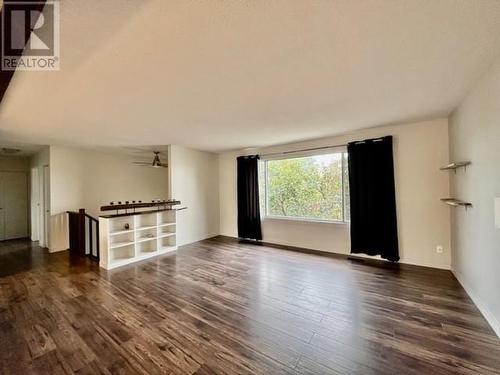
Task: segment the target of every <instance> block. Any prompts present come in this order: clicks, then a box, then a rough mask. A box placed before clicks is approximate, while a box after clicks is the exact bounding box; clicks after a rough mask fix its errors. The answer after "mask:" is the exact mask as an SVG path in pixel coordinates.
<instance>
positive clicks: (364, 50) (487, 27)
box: [0, 0, 500, 151]
mask: <svg viewBox="0 0 500 375" xmlns="http://www.w3.org/2000/svg"><path fill="white" fill-rule="evenodd" d="M61 54H62V55H61V70H60V71H59V72H16V74H15V76H14V79H13V80H12V82H11V86H10V88H9V90H8V92H7V95H6V97H5V99H4V102H2V104H1V106H0V138H2V139H7V140H10V141H23V142H30V143H37V144H40V143H42V144H67V145H80V146H107V147H108V146H140V145H150V144H180V145H185V146H190V147H194V148H198V149H203V150H209V151H221V150H227V149H235V148H244V147H255V146H265V145H271V144H278V143H285V142H291V141H297V140H302V139H311V138H316V137H321V136H326V135H334V134H338V133H341V132H346V131H352V130H356V129H360V128H366V127H371V126H377V125H383V124H388V123H398V122H405V121H411V120H417V119H419V120H420V119H427V118H433V117H439V116H446V115H448V114H449V112H450V111H451V110H453V108H454V107H455V106H456V105H457V104H458V103H459V102H460V100H461V99H462V98H463V97H464V96H465V95H466V93H467V91H468V89H470V88H471V86H472V85H473V84H474V82H475V81H476V80H477V79H478V78H479V77H480V75H481V74H482V73H483V72H485V71H486V69H487V68H488V66H489V65H490V64H491V63H492V62H493V60H494V59H495V57H497V56H498V55H500V2H499V1H496V0H491V1H489V0H481V1H479V0H439V1H438V0H370V1H369V0H366V1H361V0H359V1H353V0H344V1H339V0H330V1H328V0H324V1H321V0H317V1H304V0H256V1H236V0H235V1H230V0H227V1H216V0H211V1H186V0H175V1H174V0H169V1H165V0H141V1H140V0H129V1H123V0H106V1H102V0H86V1H81V0H64V1H61Z"/></svg>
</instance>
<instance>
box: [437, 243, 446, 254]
mask: <svg viewBox="0 0 500 375" xmlns="http://www.w3.org/2000/svg"><path fill="white" fill-rule="evenodd" d="M443 252H444V248H443V246H439V245H438V246H436V253H438V254H442V253H443Z"/></svg>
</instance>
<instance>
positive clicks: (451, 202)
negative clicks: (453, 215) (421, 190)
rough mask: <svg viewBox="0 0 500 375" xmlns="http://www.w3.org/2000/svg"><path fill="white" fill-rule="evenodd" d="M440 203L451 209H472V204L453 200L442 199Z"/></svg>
mask: <svg viewBox="0 0 500 375" xmlns="http://www.w3.org/2000/svg"><path fill="white" fill-rule="evenodd" d="M441 201H442V202H444V203H446V204H447V205H449V206H453V207H465V209H467V208H469V207H472V203H470V202H464V201H461V200H459V199H455V198H443V199H441Z"/></svg>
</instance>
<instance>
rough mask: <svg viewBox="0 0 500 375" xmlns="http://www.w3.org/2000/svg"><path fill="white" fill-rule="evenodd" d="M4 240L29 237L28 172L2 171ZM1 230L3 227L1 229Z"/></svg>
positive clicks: (1, 190) (0, 190)
mask: <svg viewBox="0 0 500 375" xmlns="http://www.w3.org/2000/svg"><path fill="white" fill-rule="evenodd" d="M0 175H1V177H0V179H1V180H2V183H1V189H0V195H2V205H1V207H2V210H1V212H2V216H3V236H2V237H0V238H2V239H4V240H10V239H14V238H24V237H28V176H27V174H26V172H17V171H15V172H0ZM0 231H1V229H0Z"/></svg>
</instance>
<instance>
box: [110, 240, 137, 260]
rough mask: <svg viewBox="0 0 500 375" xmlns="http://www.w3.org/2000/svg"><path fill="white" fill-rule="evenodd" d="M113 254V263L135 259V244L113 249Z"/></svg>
mask: <svg viewBox="0 0 500 375" xmlns="http://www.w3.org/2000/svg"><path fill="white" fill-rule="evenodd" d="M111 250H112V252H111V254H112V257H111V259H112V260H113V261H117V260H118V261H120V260H124V259H133V258H134V257H135V245H134V243H132V244H129V245H126V246H121V247H118V248H113V249H111Z"/></svg>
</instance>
